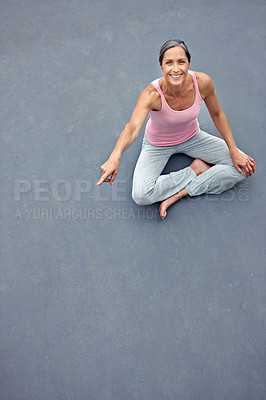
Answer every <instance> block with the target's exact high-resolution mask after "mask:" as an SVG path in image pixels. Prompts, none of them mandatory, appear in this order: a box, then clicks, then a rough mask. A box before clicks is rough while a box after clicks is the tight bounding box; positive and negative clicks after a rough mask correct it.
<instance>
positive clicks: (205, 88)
mask: <svg viewBox="0 0 266 400" xmlns="http://www.w3.org/2000/svg"><path fill="white" fill-rule="evenodd" d="M194 74H195V76H196V78H197V82H198V86H199V91H200V94H201V97H202V98H203V99H204V98H205V97H207V96H208V95H209V94H210V93H211V92H212V91H213V90H214V85H213V81H212V79H211V78H210V77H209V75H207V74H205V73H204V72H196V71H194Z"/></svg>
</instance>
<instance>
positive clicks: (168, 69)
mask: <svg viewBox="0 0 266 400" xmlns="http://www.w3.org/2000/svg"><path fill="white" fill-rule="evenodd" d="M159 62H160V65H161V69H162V71H163V77H162V78H159V79H156V80H155V81H153V82H152V83H151V84H150V85H149V86H147V87H146V88H145V89H144V90H143V91H142V93H141V94H140V96H139V99H138V102H137V105H136V107H135V109H134V111H133V114H132V117H131V119H130V121H129V122H128V123H127V124H126V126H125V127H124V129H123V131H122V132H121V134H120V136H119V138H118V140H117V142H116V145H115V147H114V150H113V152H112V153H111V155H110V157H109V159H108V160H107V161H106V162H105V163H104V164H103V165H102V166H101V171H102V177H101V179H100V180H99V182H98V183H97V185H100V184H102V182H110V184H111V185H112V184H113V182H114V179H115V177H116V175H117V172H118V167H119V163H120V159H121V156H122V153H123V152H124V151H125V150H126V149H127V148H128V147H129V146H130V145H131V144H132V143H133V141H134V140H135V139H136V138H137V137H138V134H139V132H140V130H141V128H142V126H143V124H144V122H145V120H146V118H147V116H148V114H150V119H149V120H148V122H147V124H146V129H145V136H144V139H143V144H142V150H141V153H140V156H139V159H138V161H137V164H136V168H135V171H134V177H133V190H132V197H133V199H134V201H135V202H136V203H137V204H139V205H148V204H152V203H155V202H161V204H160V207H159V211H160V216H161V218H162V219H164V218H165V216H166V210H167V208H168V207H169V206H170V205H171V204H173V203H175V202H176V201H177V200H179V199H180V198H182V197H184V196H187V195H189V196H198V195H200V194H203V193H210V194H219V193H222V192H223V191H224V190H227V189H230V188H232V187H233V186H234V185H235V184H236V183H238V182H240V181H241V180H242V179H245V174H244V171H245V173H246V176H247V177H249V176H252V173H253V172H254V173H255V168H256V164H255V161H254V160H253V158H251V157H249V156H248V155H246V154H245V153H243V152H242V151H241V150H239V149H238V148H237V146H236V144H235V141H234V138H233V135H232V132H231V129H230V126H229V123H228V120H227V118H226V116H225V114H224V112H223V111H222V110H221V107H220V105H219V103H218V100H217V97H216V94H215V91H214V86H213V82H212V80H211V78H210V77H209V76H208V75H206V74H204V73H202V72H193V71H191V70H189V67H190V62H191V56H190V53H189V50H188V48H187V46H186V45H185V43H184V42H183V41H181V40H178V39H172V40H168V41H167V42H165V43H164V44H163V45H162V47H161V50H160V54H159ZM203 100H204V102H205V104H206V106H207V108H208V111H209V113H210V116H211V118H212V120H213V122H214V124H215V126H216V128H217V129H218V131H219V132H220V134H221V136H222V137H223V139H224V140H223V139H221V138H217V137H215V136H212V135H210V134H208V133H206V132H203V131H202V130H200V128H199V123H198V119H197V117H198V115H199V111H200V105H201V103H202V101H203ZM177 153H183V154H187V155H188V156H190V157H192V158H194V159H195V160H194V161H193V162H192V164H191V165H190V166H189V167H186V168H184V169H181V170H179V171H176V172H172V173H170V174H166V175H161V173H162V171H163V169H164V167H165V165H166V164H167V162H168V160H169V158H170V157H171V156H172V155H173V154H177ZM209 164H211V165H212V166H210V165H209Z"/></svg>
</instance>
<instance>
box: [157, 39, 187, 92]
mask: <svg viewBox="0 0 266 400" xmlns="http://www.w3.org/2000/svg"><path fill="white" fill-rule="evenodd" d="M189 67H190V63H189V61H188V58H187V56H186V52H185V50H184V49H183V48H182V47H180V46H176V47H171V48H170V49H168V50H166V52H165V53H164V57H163V61H162V65H161V69H162V71H163V73H164V78H165V79H166V81H167V83H169V84H170V85H175V86H179V85H180V84H182V83H184V81H185V79H186V77H187V75H188V70H189Z"/></svg>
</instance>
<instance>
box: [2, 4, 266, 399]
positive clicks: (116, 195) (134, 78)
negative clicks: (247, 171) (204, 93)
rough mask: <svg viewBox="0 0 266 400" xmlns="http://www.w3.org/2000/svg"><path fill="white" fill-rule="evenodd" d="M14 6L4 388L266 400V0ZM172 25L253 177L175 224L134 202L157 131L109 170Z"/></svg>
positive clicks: (17, 392)
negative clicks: (103, 173)
mask: <svg viewBox="0 0 266 400" xmlns="http://www.w3.org/2000/svg"><path fill="white" fill-rule="evenodd" d="M0 6H1V12H0V37H1V46H0V51H1V64H0V69H1V71H0V72H1V96H0V110H1V124H0V128H1V207H0V208H1V226H2V229H1V285H0V304H1V306H0V308H1V336H0V351H1V364H0V365H1V366H0V399H1V400H57V399H58V400H74V399H77V400H133V399H134V400H137V399H138V400H228V399H230V400H231V399H232V400H250V399H252V400H262V399H265V397H266V393H265V369H266V354H265V338H266V336H265V333H266V327H265V301H266V295H265V283H266V277H265V194H266V191H265V177H264V174H265V96H264V94H265V45H264V44H265V11H266V5H265V2H264V1H262V0H254V1H253V2H252V4H251V3H250V2H249V1H247V0H241V1H240V0H237V1H227V0H226V1H222V2H221V1H207V0H202V1H196V0H192V1H174V0H172V1H171V0H165V1H158V0H153V1H148V0H142V1H136V0H135V1H132V0H127V1H121V0H109V1H107V0H98V1H92V0H54V1H51V0H46V1H40V0H35V1H34V0H16V1H15V0H10V1H4V0H1V1H0ZM173 37H177V38H181V39H183V40H184V41H185V42H186V43H187V45H188V47H189V49H190V51H191V54H192V65H191V69H192V70H196V71H203V72H206V73H207V74H209V75H210V76H211V77H212V79H213V81H214V84H215V88H216V93H217V95H218V98H219V101H220V104H221V106H222V108H223V110H224V111H225V113H226V115H227V117H228V119H229V121H230V124H231V127H232V130H233V133H234V137H235V140H236V143H237V145H238V146H239V147H240V148H241V149H242V150H243V151H245V152H246V153H248V154H249V155H251V156H253V157H254V158H255V159H256V162H257V173H256V175H255V176H254V177H252V178H251V179H248V180H245V181H244V182H242V183H241V184H239V185H238V186H237V187H236V188H234V189H232V190H230V191H228V192H226V193H223V194H222V195H220V196H200V197H198V198H185V199H182V200H181V201H180V202H179V203H178V204H176V205H174V206H173V207H171V208H170V210H169V213H168V216H167V218H166V220H165V221H161V220H160V218H159V216H158V204H155V205H152V206H149V207H139V206H137V205H136V204H135V203H134V202H133V200H132V199H131V183H132V174H133V169H134V165H135V163H136V160H137V157H138V154H139V150H140V146H141V140H142V136H143V132H144V130H142V132H141V134H140V136H139V138H138V139H137V141H136V142H135V143H134V144H133V145H132V146H131V147H130V148H129V149H128V150H127V151H126V153H125V154H124V156H123V158H122V161H121V165H120V170H119V174H118V176H117V180H116V184H115V185H114V186H113V187H112V188H111V187H110V185H105V186H102V187H101V188H97V187H96V185H95V183H96V182H97V181H98V179H99V177H100V165H101V164H102V163H103V162H104V161H105V160H106V158H107V157H108V156H109V154H110V152H111V150H112V148H113V146H114V144H115V141H116V138H117V137H118V135H119V133H120V131H121V130H122V128H123V126H124V124H125V123H126V122H127V121H128V119H129V118H130V115H131V112H132V110H133V108H134V105H135V103H136V101H137V98H138V96H139V93H140V92H141V90H142V89H143V88H144V87H145V86H147V85H148V84H149V83H150V82H151V81H152V80H153V79H155V78H157V77H159V76H161V71H160V68H159V64H158V61H157V59H158V52H159V48H160V46H161V44H162V43H163V42H164V41H166V40H168V39H169V38H173ZM200 124H201V127H202V129H204V130H207V131H208V132H210V133H213V134H214V135H219V134H218V132H217V131H216V129H215V127H214V125H213V123H212V121H211V119H210V117H209V116H208V113H207V111H206V108H205V106H203V107H202V111H201V115H200ZM190 161H191V160H189V159H188V158H186V157H178V158H172V159H171V160H170V162H169V165H168V166H167V168H166V171H170V170H175V169H177V168H180V167H182V166H187V165H188V163H189V162H190Z"/></svg>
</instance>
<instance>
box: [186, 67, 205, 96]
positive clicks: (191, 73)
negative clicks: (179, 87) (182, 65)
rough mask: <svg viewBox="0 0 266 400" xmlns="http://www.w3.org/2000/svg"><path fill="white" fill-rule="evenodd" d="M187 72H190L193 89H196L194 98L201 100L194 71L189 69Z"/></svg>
mask: <svg viewBox="0 0 266 400" xmlns="http://www.w3.org/2000/svg"><path fill="white" fill-rule="evenodd" d="M188 73H189V74H190V76H191V77H192V79H193V83H194V88H195V91H196V100H198V101H200V102H202V97H201V95H200V90H199V85H198V81H197V78H196V75H195V72H194V71H191V70H188Z"/></svg>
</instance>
